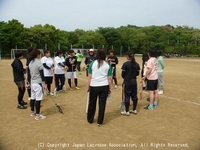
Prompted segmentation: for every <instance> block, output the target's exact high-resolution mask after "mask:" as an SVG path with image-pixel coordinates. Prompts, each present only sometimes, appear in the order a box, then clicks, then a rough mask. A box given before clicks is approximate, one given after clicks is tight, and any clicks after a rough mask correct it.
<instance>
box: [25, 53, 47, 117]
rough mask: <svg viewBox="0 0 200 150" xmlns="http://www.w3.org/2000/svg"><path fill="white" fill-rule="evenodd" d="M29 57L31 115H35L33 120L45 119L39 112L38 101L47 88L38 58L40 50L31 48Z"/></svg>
mask: <svg viewBox="0 0 200 150" xmlns="http://www.w3.org/2000/svg"><path fill="white" fill-rule="evenodd" d="M29 58H30V60H31V61H30V63H29V69H30V74H31V101H30V106H31V116H35V120H40V119H45V118H46V116H43V115H41V114H40V103H41V101H42V100H43V96H44V92H43V89H44V90H46V89H47V88H46V85H45V78H44V73H43V65H42V62H41V61H40V60H39V59H40V51H39V50H38V49H35V50H32V51H31V53H30V57H29ZM35 109H36V110H35Z"/></svg>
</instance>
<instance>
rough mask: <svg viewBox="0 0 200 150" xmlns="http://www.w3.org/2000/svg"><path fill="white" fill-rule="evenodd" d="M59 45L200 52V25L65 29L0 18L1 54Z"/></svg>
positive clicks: (121, 49)
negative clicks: (25, 23) (15, 50)
mask: <svg viewBox="0 0 200 150" xmlns="http://www.w3.org/2000/svg"><path fill="white" fill-rule="evenodd" d="M30 46H32V47H36V48H39V49H46V48H47V49H49V50H50V51H51V52H54V51H56V50H58V49H60V50H63V52H65V51H68V50H69V49H71V48H80V49H89V48H96V49H97V48H99V47H104V48H105V49H106V50H107V51H108V50H110V49H114V50H115V52H116V54H117V55H120V54H121V53H123V54H124V53H125V52H126V51H127V50H133V51H134V52H135V53H139V54H141V53H143V52H145V51H147V50H148V49H151V48H154V49H159V50H162V51H163V54H167V53H169V54H174V53H176V54H183V55H187V54H190V55H200V29H197V28H193V27H188V26H176V27H174V26H171V25H169V24H168V25H165V26H155V25H152V26H146V27H139V26H135V25H127V26H121V27H119V28H113V27H99V28H98V29H96V30H87V31H84V30H82V29H76V30H74V31H64V30H60V29H57V28H56V27H55V26H53V25H49V24H45V25H43V26H42V25H40V24H39V25H34V26H33V27H30V28H26V27H24V25H23V24H22V23H21V22H19V21H18V20H16V19H12V20H9V21H8V22H4V21H1V22H0V50H1V54H2V56H7V55H10V50H11V49H15V48H17V49H26V48H27V47H30Z"/></svg>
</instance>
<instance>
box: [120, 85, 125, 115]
mask: <svg viewBox="0 0 200 150" xmlns="http://www.w3.org/2000/svg"><path fill="white" fill-rule="evenodd" d="M119 110H120V111H121V112H123V111H124V110H125V105H124V84H122V101H121V102H120V104H119Z"/></svg>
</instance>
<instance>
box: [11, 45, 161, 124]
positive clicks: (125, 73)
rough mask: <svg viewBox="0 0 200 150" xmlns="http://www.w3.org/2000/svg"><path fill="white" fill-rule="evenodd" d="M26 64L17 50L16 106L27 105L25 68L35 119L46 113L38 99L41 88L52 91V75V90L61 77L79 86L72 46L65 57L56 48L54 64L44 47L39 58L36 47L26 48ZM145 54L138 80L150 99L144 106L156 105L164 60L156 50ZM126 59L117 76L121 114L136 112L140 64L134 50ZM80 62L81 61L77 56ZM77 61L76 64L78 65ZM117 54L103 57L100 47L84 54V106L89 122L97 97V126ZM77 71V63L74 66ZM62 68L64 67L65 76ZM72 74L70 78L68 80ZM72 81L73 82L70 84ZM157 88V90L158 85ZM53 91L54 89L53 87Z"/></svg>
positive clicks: (60, 85)
mask: <svg viewBox="0 0 200 150" xmlns="http://www.w3.org/2000/svg"><path fill="white" fill-rule="evenodd" d="M28 52H29V54H28V57H27V63H26V66H25V67H23V64H22V62H21V61H20V60H21V59H22V58H23V54H22V53H20V52H18V53H16V54H15V60H14V61H13V63H12V67H13V75H14V82H15V83H16V85H17V87H18V90H19V94H18V106H17V108H18V109H25V108H27V107H26V106H25V105H26V104H27V103H26V102H24V101H23V96H24V92H25V81H24V80H25V78H24V73H25V71H26V70H27V82H28V83H29V84H30V89H29V88H28V91H29V90H31V92H28V94H30V93H31V95H30V96H29V99H30V106H31V116H35V119H36V120H40V119H45V118H46V116H43V115H41V114H40V103H41V100H42V99H43V90H47V93H48V94H50V95H53V93H52V92H51V84H52V81H53V77H54V76H55V84H56V85H55V87H56V94H57V92H59V91H62V90H63V88H64V85H65V78H67V79H68V84H69V88H70V90H73V87H74V88H75V89H80V88H79V87H78V86H77V85H78V79H77V74H76V68H77V56H75V53H74V50H69V51H68V56H67V57H66V59H65V58H64V57H63V53H62V51H60V50H59V51H57V53H56V57H55V58H54V61H55V66H54V62H53V60H52V58H51V57H50V51H49V50H45V51H44V57H42V59H41V60H40V51H39V50H37V49H33V48H29V49H28ZM146 54H147V55H143V64H142V80H143V81H144V82H143V84H144V85H145V86H146V87H144V89H146V90H148V91H149V95H150V103H149V105H148V106H147V109H154V108H155V107H157V106H158V94H159V92H160V91H161V92H160V94H163V88H164V82H163V79H162V76H163V69H164V63H163V58H162V56H161V53H160V51H159V52H157V51H155V50H150V51H148V53H146ZM157 56H158V57H157ZM126 58H127V61H126V62H124V63H123V65H122V67H121V70H122V71H121V77H122V78H123V85H122V86H123V88H122V89H123V94H124V99H123V101H124V105H125V110H124V111H122V112H121V114H122V115H126V116H129V115H130V113H134V114H137V103H138V96H137V93H138V92H137V76H139V73H140V65H139V64H138V63H137V62H136V60H135V57H134V53H133V52H132V51H128V52H127V53H126ZM79 62H80V63H81V61H80V60H79ZM80 63H79V65H80ZM117 64H118V58H117V56H115V55H114V50H110V51H109V56H108V57H107V58H106V51H105V50H104V49H103V48H100V49H98V50H97V52H96V55H95V54H94V50H93V49H90V50H89V51H88V56H87V57H86V59H85V65H86V66H87V67H86V76H88V85H87V88H88V92H89V104H88V110H87V121H88V122H89V123H90V124H91V123H93V120H94V116H95V111H96V103H97V98H99V101H98V103H99V112H98V119H97V124H98V126H101V125H102V124H103V120H104V113H105V108H106V99H107V97H108V95H109V94H111V90H112V81H113V80H114V85H115V86H114V87H115V88H117V86H118V85H117V78H116V65H117ZM78 68H79V69H78V71H79V72H80V66H79V67H78ZM65 70H67V73H66V77H65ZM72 78H73V79H74V81H73V82H72V81H71V80H72ZM73 84H74V85H73ZM158 88H159V92H158V90H157V89H158ZM54 94H55V91H54ZM130 99H131V100H132V101H133V109H131V110H129V107H130Z"/></svg>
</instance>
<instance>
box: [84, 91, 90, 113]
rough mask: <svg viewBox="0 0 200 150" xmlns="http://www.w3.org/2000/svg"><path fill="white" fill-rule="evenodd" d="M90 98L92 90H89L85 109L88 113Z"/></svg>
mask: <svg viewBox="0 0 200 150" xmlns="http://www.w3.org/2000/svg"><path fill="white" fill-rule="evenodd" d="M89 98H90V92H87V100H86V110H85V112H86V114H87V113H88V105H89Z"/></svg>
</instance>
